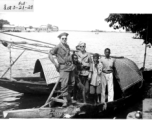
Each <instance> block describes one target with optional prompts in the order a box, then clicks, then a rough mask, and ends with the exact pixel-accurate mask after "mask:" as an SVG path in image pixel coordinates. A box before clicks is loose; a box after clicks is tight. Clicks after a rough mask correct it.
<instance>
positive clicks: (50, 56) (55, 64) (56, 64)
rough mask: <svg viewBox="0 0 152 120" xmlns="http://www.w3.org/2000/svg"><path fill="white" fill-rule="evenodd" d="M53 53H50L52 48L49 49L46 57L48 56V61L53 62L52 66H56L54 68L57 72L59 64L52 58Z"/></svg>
mask: <svg viewBox="0 0 152 120" xmlns="http://www.w3.org/2000/svg"><path fill="white" fill-rule="evenodd" d="M54 51H56V50H53V52H54ZM53 54H54V53H52V50H50V52H49V55H48V57H49V59H50V61H51V62H52V63H53V64H54V66H55V67H56V70H57V71H58V72H59V65H58V63H56V61H55V60H54V57H53Z"/></svg>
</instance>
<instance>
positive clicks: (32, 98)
mask: <svg viewBox="0 0 152 120" xmlns="http://www.w3.org/2000/svg"><path fill="white" fill-rule="evenodd" d="M47 98H48V95H30V94H22V95H20V94H16V95H12V96H9V97H7V98H5V99H3V100H2V103H1V104H0V118H2V117H3V115H2V114H3V113H2V112H3V111H6V110H18V109H28V108H38V107H41V106H42V105H43V104H44V103H45V101H46V99H47Z"/></svg>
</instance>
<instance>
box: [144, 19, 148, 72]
mask: <svg viewBox="0 0 152 120" xmlns="http://www.w3.org/2000/svg"><path fill="white" fill-rule="evenodd" d="M148 24H149V18H148V21H147V35H146V40H145V54H144V62H143V70H145V64H146V56H147V39H148V28H149V26H148Z"/></svg>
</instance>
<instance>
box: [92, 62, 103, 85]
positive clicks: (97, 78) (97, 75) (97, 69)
mask: <svg viewBox="0 0 152 120" xmlns="http://www.w3.org/2000/svg"><path fill="white" fill-rule="evenodd" d="M90 71H91V72H92V78H91V83H90V84H91V85H93V86H98V85H99V84H100V83H101V80H102V64H101V63H98V64H97V66H95V64H94V63H92V65H91V68H90Z"/></svg>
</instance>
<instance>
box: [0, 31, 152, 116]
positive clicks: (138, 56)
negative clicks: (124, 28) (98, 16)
mask: <svg viewBox="0 0 152 120" xmlns="http://www.w3.org/2000/svg"><path fill="white" fill-rule="evenodd" d="M59 33H60V32H53V33H11V34H14V35H18V36H22V37H26V38H30V39H35V40H40V41H44V42H48V43H52V44H58V43H59V40H58V38H57V36H58V35H59ZM68 33H69V37H68V44H69V46H70V48H71V49H75V46H76V45H77V44H78V43H79V41H83V42H86V45H87V48H86V50H87V51H89V52H93V53H100V54H103V51H104V49H105V48H110V49H111V55H113V56H124V57H127V58H129V59H131V60H133V61H134V62H135V63H136V64H137V66H138V67H139V68H141V67H142V65H143V59H144V48H145V46H144V45H142V43H143V40H141V39H133V38H132V37H133V36H134V34H132V33H115V32H107V33H99V34H95V33H91V32H68ZM0 39H2V40H8V41H16V42H17V41H26V40H24V39H21V38H16V37H13V36H8V35H4V34H2V33H0ZM26 42H28V43H35V42H32V41H26ZM35 48H38V47H35ZM38 49H43V50H46V51H47V52H48V51H49V49H47V48H38ZM22 51H23V50H20V49H19V50H18V49H12V50H11V55H12V60H13V61H14V60H15V59H16V58H17V57H18V55H19V54H20V53H21V52H22ZM47 56H48V55H47V54H43V53H38V52H33V51H26V52H25V53H24V54H23V55H22V56H21V57H20V58H19V60H18V61H17V62H16V63H15V64H14V66H13V67H12V77H29V76H39V74H33V69H34V65H35V62H36V60H37V59H39V58H44V57H47ZM9 57H10V54H9V50H8V48H7V47H4V46H3V45H2V44H0V76H2V74H3V73H4V72H5V70H6V69H7V68H8V67H9V64H10V62H9V61H10V58H9ZM151 57H152V49H150V48H148V49H147V58H146V68H151V67H152V62H151ZM4 77H8V78H9V77H10V72H8V73H7V74H6V75H5V76H4ZM46 98H47V96H30V95H29V96H27V95H24V94H22V93H18V92H15V91H11V90H8V89H5V88H2V87H0V117H2V111H4V110H10V109H25V108H32V107H38V106H41V105H42V104H43V103H44V102H45V100H46ZM138 107H139V106H138V105H135V106H134V107H132V108H133V109H135V110H136V109H138ZM127 112H128V111H127ZM125 117H126V111H124V115H123V116H120V115H118V118H125Z"/></svg>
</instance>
